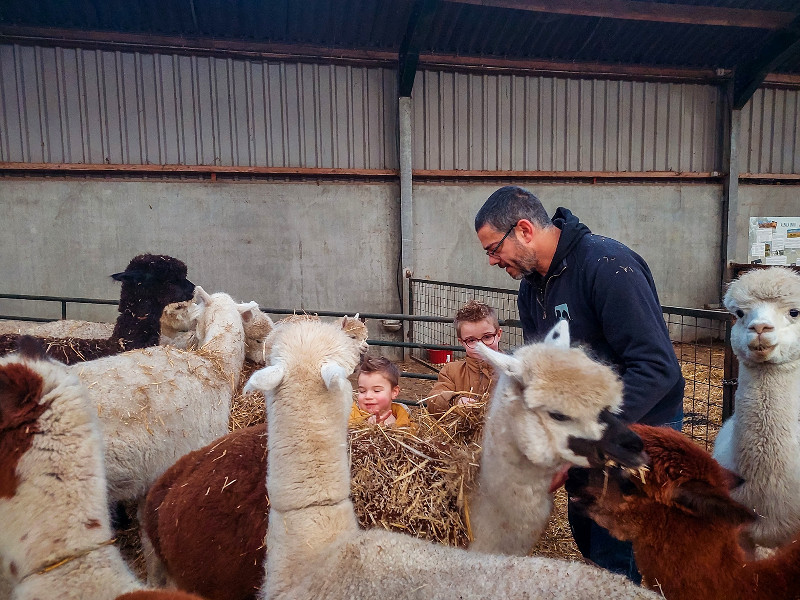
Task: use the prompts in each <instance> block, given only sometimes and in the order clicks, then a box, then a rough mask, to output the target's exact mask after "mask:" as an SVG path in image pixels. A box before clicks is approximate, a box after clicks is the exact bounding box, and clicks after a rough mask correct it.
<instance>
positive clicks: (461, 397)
mask: <svg viewBox="0 0 800 600" xmlns="http://www.w3.org/2000/svg"><path fill="white" fill-rule="evenodd" d="M453 324H454V325H455V328H456V335H457V336H458V341H459V342H461V345H462V346H464V351H465V352H466V353H467V358H466V359H464V360H457V361H454V362H450V363H447V364H446V365H444V366H443V367H442V369H441V371H439V379H438V380H437V382H436V383H435V384H433V388H431V395H430V397H429V398H428V402H427V406H428V411H429V412H431V413H443V412H445V411H447V409H448V408H450V407H451V406H453V405H454V404H468V403H471V402H475V401H477V400H480V399H481V398H482V397H483V395H484V394H486V392H488V391H490V389H492V388H493V387H494V383H495V381H496V379H497V377H496V376H495V373H494V370H493V369H492V366H491V365H489V364H488V363H486V362H484V361H483V360H481V359H480V357H479V356H478V354H477V352H476V351H475V346H477V345H478V342H479V341H481V342H483V343H484V344H485V345H486V346H488V347H489V348H491V349H492V350H499V346H500V336H501V334H502V333H503V330H502V329H500V323H499V321H498V320H497V313H496V312H495V310H494V309H493V308H492V307H491V306H489V305H487V304H484V303H483V302H478V301H477V300H470V301H469V302H467V303H466V304H465V305H464V306H462V307H461V308H460V309H459V310H458V312H457V313H456V318H455V319H454V320H453Z"/></svg>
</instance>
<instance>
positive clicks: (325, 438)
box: [267, 369, 351, 512]
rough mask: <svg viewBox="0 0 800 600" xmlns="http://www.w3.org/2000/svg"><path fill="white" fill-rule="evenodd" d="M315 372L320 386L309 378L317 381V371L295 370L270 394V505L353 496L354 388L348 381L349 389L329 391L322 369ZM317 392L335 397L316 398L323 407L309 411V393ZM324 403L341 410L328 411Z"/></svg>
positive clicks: (288, 506)
mask: <svg viewBox="0 0 800 600" xmlns="http://www.w3.org/2000/svg"><path fill="white" fill-rule="evenodd" d="M298 371H299V369H298ZM316 377H317V379H318V380H319V384H318V385H319V388H320V389H313V390H309V389H308V387H307V386H306V385H304V384H305V383H307V382H308V381H314V379H313V378H312V375H311V374H308V375H305V374H300V373H297V372H292V373H291V375H287V377H286V379H287V380H288V381H285V382H284V383H283V384H281V386H280V388H279V389H278V390H277V391H276V392H275V393H274V395H272V394H270V397H269V398H268V400H267V426H268V438H267V439H268V448H269V466H268V469H267V488H268V490H269V495H270V508H271V510H276V509H277V510H279V511H282V512H288V511H292V510H298V509H302V508H306V507H309V506H322V507H325V506H335V505H338V504H339V503H341V502H343V501H345V500H347V501H349V498H350V467H349V460H348V455H347V414H346V412H345V411H344V409H345V407H346V406H347V402H348V401H349V398H350V395H351V390H350V389H349V385H348V386H347V388H348V389H341V390H336V391H327V390H325V389H324V387H323V386H322V380H321V379H319V375H318V374H317V375H316ZM317 394H324V395H330V396H333V397H332V398H324V399H323V400H319V401H316V402H311V404H313V405H314V406H316V407H319V411H312V412H309V411H308V408H307V407H308V405H309V397H310V396H314V395H317ZM297 399H302V400H303V402H298V401H297ZM325 407H328V408H329V409H330V410H331V411H335V413H336V414H331V413H329V412H325ZM334 407H335V408H334ZM339 413H341V414H339Z"/></svg>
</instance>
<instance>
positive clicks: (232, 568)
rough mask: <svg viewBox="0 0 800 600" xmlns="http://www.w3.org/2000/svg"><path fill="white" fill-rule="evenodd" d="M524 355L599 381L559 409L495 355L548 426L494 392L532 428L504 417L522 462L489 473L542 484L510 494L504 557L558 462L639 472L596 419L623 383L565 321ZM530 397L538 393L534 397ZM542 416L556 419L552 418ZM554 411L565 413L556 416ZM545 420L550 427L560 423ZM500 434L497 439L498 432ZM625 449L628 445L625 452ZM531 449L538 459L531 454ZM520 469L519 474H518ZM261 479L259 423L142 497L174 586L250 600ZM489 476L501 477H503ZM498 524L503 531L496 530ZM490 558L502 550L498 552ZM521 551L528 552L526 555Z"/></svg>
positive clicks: (632, 453) (620, 442)
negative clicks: (576, 344)
mask: <svg viewBox="0 0 800 600" xmlns="http://www.w3.org/2000/svg"><path fill="white" fill-rule="evenodd" d="M349 322H351V323H354V325H352V326H351V325H348V321H345V323H344V324H343V327H344V329H345V330H351V335H352V329H353V327H355V324H358V325H361V324H360V322H358V321H353V320H349ZM361 328H362V330H363V331H362V335H361V338H362V339H365V338H366V330H365V329H364V328H363V325H361ZM545 353H546V354H550V355H551V358H549V359H548V358H543V357H542V354H545ZM523 355H524V356H525V357H526V358H525V360H531V359H533V358H534V357H535V358H536V360H537V361H539V360H542V361H548V362H547V364H549V365H550V366H551V367H552V368H553V369H556V368H560V367H561V366H564V365H565V364H566V363H565V362H564V361H565V360H570V361H571V363H572V365H573V368H571V369H570V378H574V373H576V372H577V373H583V372H584V370H585V371H586V373H587V374H588V373H591V374H593V375H594V376H596V380H595V381H594V383H593V388H592V390H591V391H590V390H589V389H588V388H582V387H581V386H580V385H577V386H574V392H575V394H576V396H575V398H576V399H575V400H572V401H569V400H566V401H565V405H561V404H560V403H561V401H562V400H564V398H563V394H564V390H565V389H567V388H566V387H565V386H564V385H563V384H561V385H558V384H557V382H555V381H553V382H550V380H549V379H548V378H544V379H543V380H540V383H539V384H538V385H534V384H533V381H534V378H535V377H539V378H540V377H541V372H539V371H537V370H536V368H533V369H532V370H531V372H530V373H528V374H527V375H526V376H525V381H524V382H522V383H520V382H517V380H516V379H514V377H517V378H519V377H521V376H520V375H519V374H518V373H517V371H523V370H525V369H524V368H523V367H522V362H521V361H522V359H521V358H520V357H519V356H518V357H517V358H511V357H506V358H502V357H494V360H495V361H498V362H499V361H506V362H505V363H503V366H502V368H508V369H510V370H512V372H514V375H513V376H509V382H508V383H509V385H516V384H517V383H520V385H521V386H522V387H521V388H520V389H527V390H528V391H529V392H531V394H529V396H528V400H527V406H529V410H530V411H531V413H532V414H538V415H540V416H544V417H546V419H547V421H546V422H545V424H540V423H539V419H538V418H537V419H533V422H532V423H531V422H529V420H526V417H525V415H522V416H520V413H521V412H522V411H523V410H524V409H523V408H522V405H523V403H524V400H523V396H521V395H520V394H515V393H512V392H513V390H509V389H506V390H505V391H503V392H500V393H502V394H503V398H504V399H503V401H502V402H504V403H507V404H509V405H511V406H509V407H508V410H509V415H508V416H513V417H514V418H515V419H517V420H518V423H519V424H520V425H524V424H527V425H528V426H529V427H530V430H529V431H528V430H516V429H513V426H510V425H509V424H508V423H509V420H508V419H506V418H504V415H499V416H496V418H494V419H493V420H491V421H490V424H489V426H490V427H492V428H501V427H502V431H503V432H505V433H506V435H511V436H516V438H517V440H516V442H514V443H509V444H508V445H507V446H510V447H511V448H512V449H513V450H514V451H515V453H512V452H510V451H509V452H508V453H507V456H508V459H509V461H517V462H520V461H521V462H523V463H524V465H525V466H522V467H520V466H516V467H515V466H512V465H511V464H502V461H501V459H500V458H499V452H495V455H494V456H493V457H492V459H490V464H493V468H496V469H501V470H504V471H511V472H512V473H513V477H511V479H513V480H514V481H516V480H518V479H522V478H524V476H525V475H527V476H530V477H536V476H538V477H539V478H540V479H541V481H539V482H528V483H526V484H525V485H526V486H527V487H526V488H525V489H532V490H535V492H536V493H531V492H528V493H527V495H525V496H524V498H525V500H524V501H523V499H522V498H523V496H522V495H520V494H518V493H517V492H515V494H517V495H515V496H514V497H515V498H517V499H518V501H519V504H520V505H519V506H518V513H519V517H520V521H519V527H521V528H523V531H522V532H521V533H512V532H510V531H509V532H506V533H505V534H504V535H502V536H498V538H497V540H496V543H498V545H499V542H503V543H504V544H505V546H503V547H502V549H503V550H506V551H508V546H509V544H510V542H509V540H513V541H514V542H517V544H518V545H519V546H526V545H527V544H528V543H529V542H530V540H532V539H533V541H534V542H535V539H534V536H536V537H538V534H537V533H535V532H534V529H535V528H536V527H538V526H539V521H541V520H545V519H546V518H547V516H548V515H549V513H550V505H551V500H550V496H549V494H548V492H547V487H548V485H549V483H550V480H551V478H552V474H553V472H555V471H556V470H557V469H558V466H559V465H561V464H562V463H563V461H565V460H574V461H575V462H578V463H580V464H586V463H585V462H584V461H585V460H586V459H584V458H582V455H588V456H591V457H592V460H593V462H597V461H599V462H600V464H603V463H604V462H605V453H612V454H613V456H614V457H615V458H616V460H618V461H620V462H625V463H626V464H629V465H630V466H638V465H639V464H640V463H641V460H642V457H641V455H640V454H639V452H638V450H637V448H639V447H640V446H641V443H640V442H639V440H638V438H637V437H636V436H635V435H633V434H630V433H629V432H628V431H627V430H626V429H622V430H621V431H620V430H619V429H618V428H617V424H613V425H611V426H608V425H604V424H600V423H598V422H597V413H600V412H602V411H603V409H605V408H606V407H607V406H612V407H613V406H616V405H617V404H618V403H619V394H620V392H621V385H620V384H619V381H618V378H617V377H615V376H613V374H610V371H608V372H606V371H604V370H603V369H602V368H601V370H600V371H599V372H598V371H597V370H596V366H597V364H596V363H591V364H587V362H586V361H588V358H587V357H586V356H585V355H584V354H583V353H581V352H580V351H579V350H576V349H571V350H570V349H569V340H568V331H567V330H566V326H565V323H562V324H561V325H559V326H558V327H557V328H556V329H555V330H554V331H553V332H551V335H550V336H549V337H548V339H547V340H546V343H545V344H544V345H539V347H538V348H531V349H530V350H528V351H527V353H523ZM589 362H591V361H589ZM551 383H552V385H550V384H551ZM499 389H501V388H498V390H499ZM534 389H536V390H538V391H537V392H536V393H535V394H534V393H533V390H534ZM579 392H580V393H579ZM531 396H532V397H531ZM589 397H593V398H594V400H595V401H594V402H593V403H592V402H591V401H589V400H588V398H589ZM495 399H496V398H495ZM584 401H586V402H587V405H586V407H585V408H586V410H585V412H584V411H582V410H580V408H581V405H580V402H584ZM492 402H495V400H493V401H492ZM606 402H608V403H609V404H606ZM548 410H549V412H553V413H554V414H555V415H556V417H553V416H551V415H549V414H548ZM556 411H562V412H559V413H556ZM560 415H563V417H562V416H560ZM571 415H574V416H571ZM557 419H561V420H557ZM567 419H571V421H570V420H567ZM549 421H554V422H555V423H556V425H553V424H551V423H549ZM559 424H561V425H560V426H559ZM509 430H511V431H510V432H509ZM603 431H604V432H605V435H604V439H602V441H601V442H599V443H594V442H579V441H578V439H579V438H581V435H584V436H588V437H599V435H600V433H601V432H603ZM499 433H500V432H499V431H498V433H497V434H499ZM529 433H530V434H536V433H539V434H540V435H542V436H544V437H546V438H547V439H549V440H550V442H543V444H544V445H545V446H547V447H546V448H542V447H541V445H542V444H539V445H537V444H536V443H533V442H530V441H529V439H530V438H529ZM497 434H496V435H497ZM570 434H572V435H573V436H574V439H573V441H572V443H573V444H578V447H577V450H578V451H579V452H580V453H582V455H581V454H579V455H573V454H572V453H571V451H569V450H568V449H567V446H569V444H570ZM581 444H583V447H581ZM626 444H629V445H630V447H626ZM561 446H563V448H562V447H561ZM502 447H504V448H505V447H506V446H502ZM519 448H524V449H525V450H526V452H527V453H526V454H525V456H526V457H532V456H535V457H536V458H537V460H538V461H539V465H540V466H537V465H536V464H533V465H531V464H530V460H529V459H528V458H524V459H521V458H520V454H521V453H522V451H521V450H518V449H519ZM534 449H535V450H536V451H537V453H538V454H536V455H534V454H532V450H534ZM492 460H494V463H492ZM541 463H544V464H541ZM551 465H552V466H551ZM517 471H524V472H523V473H517ZM266 472H267V435H266V426H265V425H264V424H261V425H256V426H253V427H248V428H245V429H242V430H238V431H234V432H232V433H230V434H228V435H226V436H224V437H223V438H220V439H219V440H216V441H214V442H212V443H211V444H209V445H208V446H206V447H205V448H203V449H201V450H197V451H195V452H192V453H190V454H187V455H186V456H184V457H183V458H181V459H180V460H179V461H178V462H177V463H176V464H175V465H173V466H172V467H170V469H168V470H167V471H166V472H165V473H164V475H163V476H162V477H161V478H159V480H158V481H157V482H156V483H155V484H154V485H153V487H152V488H151V490H150V492H149V494H148V497H147V506H146V509H145V515H144V517H143V522H144V524H145V527H146V529H147V533H148V536H149V537H150V539H151V540H152V542H153V545H154V546H155V548H156V554H157V555H158V556H159V557H160V558H161V559H162V560H163V563H164V564H165V565H166V571H167V572H168V573H169V575H170V579H171V580H172V581H173V582H174V583H175V584H176V585H177V586H178V587H181V588H182V589H187V590H189V591H194V592H196V593H200V594H202V595H204V596H206V597H208V598H211V599H214V600H223V599H224V600H248V599H252V598H254V597H255V594H256V591H257V589H258V587H259V585H260V584H261V581H262V580H263V575H264V571H263V568H262V567H261V565H262V563H263V561H264V557H265V549H264V544H263V540H264V536H265V535H266V529H267V527H266V525H267V523H266V514H267V513H268V512H269V506H270V504H269V501H268V500H267V498H266V494H265V489H264V478H265V477H266ZM495 475H496V477H498V478H502V475H501V474H495ZM515 485H521V484H515ZM501 493H507V490H505V489H504V490H501ZM525 502H534V503H536V506H533V507H528V506H526V505H525ZM487 504H489V505H491V504H490V503H488V502H487V503H485V504H484V507H483V508H484V510H487ZM356 510H358V509H356ZM487 512H488V510H487ZM542 513H543V514H542ZM254 514H259V515H261V514H263V515H265V518H264V519H263V520H261V519H256V520H254V519H253V518H252V515H254ZM531 514H534V515H536V517H537V519H538V520H535V521H532V520H531V518H530V517H529V515H531ZM486 518H487V519H488V518H491V517H490V516H487V517H486ZM504 518H505V515H502V516H500V517H497V521H498V522H500V521H502V520H503V519H504ZM479 519H480V517H479ZM485 522H486V521H485V520H484V523H485ZM500 525H501V526H502V523H501V524H500ZM506 526H507V525H506ZM507 528H508V526H507ZM509 529H510V528H509ZM518 540H521V542H520V541H518ZM484 541H485V540H484ZM209 548H220V550H219V551H211V550H209ZM227 548H236V552H235V553H233V552H231V551H227V550H226V549H227ZM473 548H474V546H473ZM492 550H493V551H499V549H498V548H497V547H495V548H492ZM527 550H528V547H527V546H526V547H525V551H527ZM154 581H158V579H154Z"/></svg>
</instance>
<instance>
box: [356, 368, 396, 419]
mask: <svg viewBox="0 0 800 600" xmlns="http://www.w3.org/2000/svg"><path fill="white" fill-rule="evenodd" d="M399 393H400V386H398V385H396V386H394V387H392V384H391V382H390V381H389V380H388V379H386V377H384V375H383V373H378V372H373V373H361V374H359V376H358V408H360V409H361V410H363V411H366V412H368V413H370V414H371V415H378V416H380V417H382V416H385V415H387V414H388V413H389V412H391V410H392V400H394V399H395V398H397V395H398V394H399Z"/></svg>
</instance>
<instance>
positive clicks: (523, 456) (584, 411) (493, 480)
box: [469, 321, 644, 556]
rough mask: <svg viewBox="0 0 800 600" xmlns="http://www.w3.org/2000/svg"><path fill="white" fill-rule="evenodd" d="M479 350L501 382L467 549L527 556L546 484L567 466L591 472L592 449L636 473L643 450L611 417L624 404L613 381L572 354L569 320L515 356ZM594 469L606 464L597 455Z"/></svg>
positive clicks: (541, 524) (547, 500)
mask: <svg viewBox="0 0 800 600" xmlns="http://www.w3.org/2000/svg"><path fill="white" fill-rule="evenodd" d="M477 350H478V352H479V353H480V354H481V355H482V356H483V357H484V359H485V360H487V361H489V362H490V363H491V364H492V365H493V366H494V367H495V370H496V371H497V372H498V373H500V379H499V380H498V383H497V387H496V388H495V391H494V394H493V395H492V400H491V402H490V403H489V409H488V413H487V415H486V426H485V428H484V436H483V442H482V446H483V452H482V455H481V470H480V474H479V476H478V486H477V488H476V490H475V492H474V494H473V496H472V498H471V499H470V504H471V507H470V514H469V516H470V523H471V526H472V531H473V535H474V541H473V542H472V544H471V545H470V549H472V550H479V551H481V552H498V553H502V554H512V555H517V556H525V555H527V554H528V553H529V552H530V550H531V549H532V548H533V546H534V545H535V544H536V542H537V541H538V539H539V537H540V536H541V534H542V532H543V531H544V529H545V527H546V526H547V520H548V518H549V517H550V513H551V511H552V508H553V495H552V491H553V490H551V489H550V484H551V481H552V480H553V479H554V478H556V477H557V475H558V474H559V473H561V472H563V471H564V470H565V466H569V465H570V464H574V465H579V466H584V467H586V466H589V461H588V460H587V458H586V454H587V453H586V452H585V451H586V450H594V449H597V450H599V451H601V452H603V451H605V452H609V453H611V454H613V457H614V459H615V460H616V461H617V462H618V463H622V464H623V466H626V467H634V468H635V467H639V466H641V465H642V464H644V463H643V460H642V459H643V456H642V455H641V448H642V445H641V441H640V440H639V439H638V437H637V436H636V435H634V434H632V433H630V432H629V431H628V429H627V428H626V427H625V426H624V425H622V423H621V422H620V421H619V420H618V419H617V418H616V417H614V416H613V415H612V413H616V412H619V410H620V409H621V405H622V382H621V381H620V379H619V377H618V376H617V375H616V374H615V373H614V372H613V371H612V370H611V369H610V368H609V367H607V366H605V365H603V364H600V363H598V362H595V361H593V360H592V359H591V358H589V357H588V356H587V355H586V353H584V352H583V351H582V350H580V349H578V348H570V337H569V326H568V324H567V321H560V322H559V323H558V324H557V325H556V326H555V327H554V328H553V330H552V331H551V332H550V333H549V334H548V336H547V338H546V339H545V341H544V342H543V343H541V344H531V345H527V346H522V347H521V348H519V349H517V351H516V352H515V353H514V354H513V356H508V355H506V354H501V353H499V352H495V351H493V350H491V349H489V348H487V347H486V346H484V345H483V344H479V345H478V347H477ZM601 437H602V438H603V439H602V441H601ZM595 442H596V443H595ZM576 449H580V450H581V451H582V452H581V453H580V454H578V453H576ZM597 462H600V464H602V463H603V462H605V460H604V459H602V460H601V457H599V456H598V460H595V461H594V463H595V465H596V463H597Z"/></svg>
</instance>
